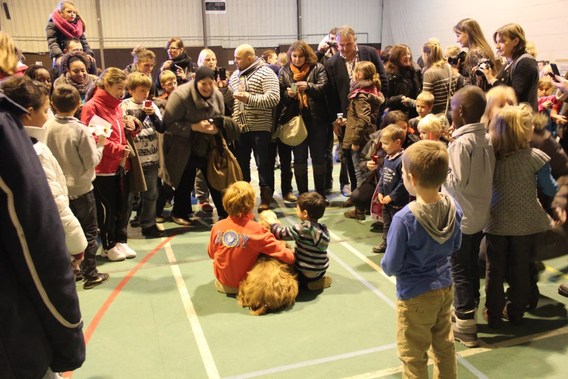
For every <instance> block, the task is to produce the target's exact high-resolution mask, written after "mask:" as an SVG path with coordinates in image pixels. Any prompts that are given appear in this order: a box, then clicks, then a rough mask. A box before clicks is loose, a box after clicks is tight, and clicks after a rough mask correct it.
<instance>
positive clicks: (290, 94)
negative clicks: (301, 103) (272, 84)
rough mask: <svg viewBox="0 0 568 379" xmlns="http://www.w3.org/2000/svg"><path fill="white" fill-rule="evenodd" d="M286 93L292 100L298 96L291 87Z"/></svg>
mask: <svg viewBox="0 0 568 379" xmlns="http://www.w3.org/2000/svg"><path fill="white" fill-rule="evenodd" d="M286 93H287V94H288V97H290V98H292V99H293V98H295V97H296V96H297V94H296V92H294V91H292V88H290V87H288V88H286Z"/></svg>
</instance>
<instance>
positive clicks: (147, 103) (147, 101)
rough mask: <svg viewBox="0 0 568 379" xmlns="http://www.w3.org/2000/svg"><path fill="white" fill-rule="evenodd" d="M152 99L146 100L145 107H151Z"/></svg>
mask: <svg viewBox="0 0 568 379" xmlns="http://www.w3.org/2000/svg"><path fill="white" fill-rule="evenodd" d="M151 107H152V100H144V108H151Z"/></svg>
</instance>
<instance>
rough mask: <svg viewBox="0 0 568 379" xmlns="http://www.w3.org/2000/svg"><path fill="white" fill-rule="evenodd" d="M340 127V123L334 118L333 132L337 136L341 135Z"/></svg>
mask: <svg viewBox="0 0 568 379" xmlns="http://www.w3.org/2000/svg"><path fill="white" fill-rule="evenodd" d="M341 128H342V125H339V123H338V122H337V120H336V121H335V122H334V123H333V134H335V135H336V136H337V137H339V136H340V135H341Z"/></svg>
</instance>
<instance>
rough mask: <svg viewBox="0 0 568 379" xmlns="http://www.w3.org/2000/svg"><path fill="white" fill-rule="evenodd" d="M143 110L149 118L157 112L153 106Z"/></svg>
mask: <svg viewBox="0 0 568 379" xmlns="http://www.w3.org/2000/svg"><path fill="white" fill-rule="evenodd" d="M142 110H143V111H144V113H146V114H147V115H148V116H151V115H153V114H154V113H156V110H155V109H154V107H153V106H149V107H144V108H142Z"/></svg>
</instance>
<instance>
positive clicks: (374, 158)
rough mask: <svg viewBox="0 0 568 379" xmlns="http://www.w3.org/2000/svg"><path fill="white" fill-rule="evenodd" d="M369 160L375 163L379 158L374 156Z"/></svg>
mask: <svg viewBox="0 0 568 379" xmlns="http://www.w3.org/2000/svg"><path fill="white" fill-rule="evenodd" d="M371 159H372V160H373V162H375V163H377V162H378V161H379V156H378V155H377V154H375V155H373V156H372V157H371Z"/></svg>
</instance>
